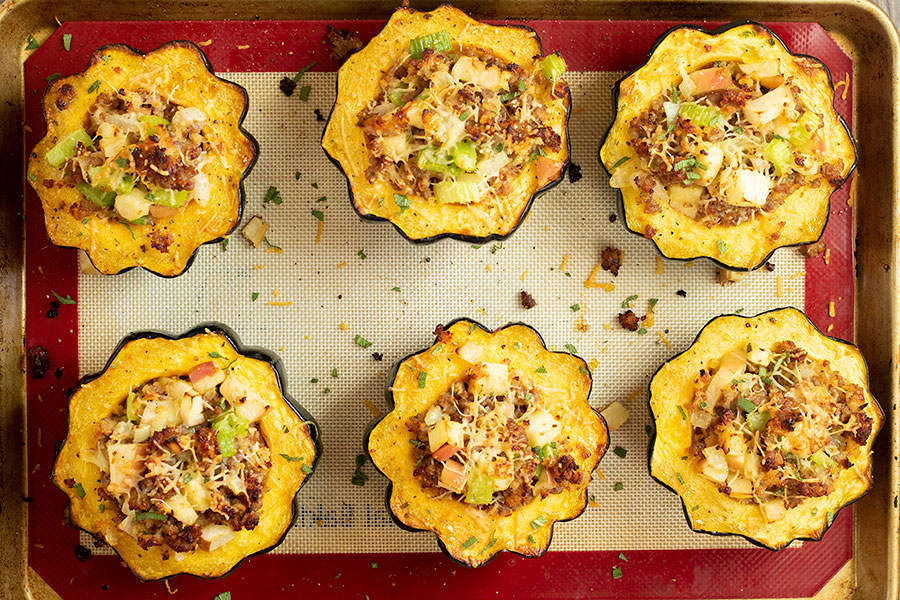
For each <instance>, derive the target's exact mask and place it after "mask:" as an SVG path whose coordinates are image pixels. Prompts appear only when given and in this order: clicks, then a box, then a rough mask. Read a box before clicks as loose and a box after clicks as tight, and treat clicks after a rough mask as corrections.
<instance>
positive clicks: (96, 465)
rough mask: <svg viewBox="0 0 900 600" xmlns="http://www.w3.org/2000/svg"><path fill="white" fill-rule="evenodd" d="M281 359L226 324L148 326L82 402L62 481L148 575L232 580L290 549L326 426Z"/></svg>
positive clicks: (79, 515)
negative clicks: (292, 390)
mask: <svg viewBox="0 0 900 600" xmlns="http://www.w3.org/2000/svg"><path fill="white" fill-rule="evenodd" d="M282 378H283V375H282V367H281V363H280V361H279V360H278V359H276V358H275V357H274V356H272V355H270V354H267V353H264V352H261V351H258V350H245V349H243V348H241V347H240V346H239V343H238V342H237V341H236V339H235V338H234V336H233V334H232V333H231V332H229V331H227V330H225V329H223V328H222V327H221V326H209V327H201V328H198V329H195V330H193V331H190V332H188V333H186V334H185V335H183V336H181V337H178V338H171V337H168V336H165V335H162V334H158V333H150V332H147V333H137V334H134V335H131V336H129V337H128V338H126V339H125V340H124V341H123V342H122V343H121V344H120V345H119V347H118V349H117V350H116V352H115V353H114V354H113V356H112V358H110V361H109V363H107V365H106V368H104V370H103V371H102V372H101V373H99V374H96V375H91V376H89V377H86V378H84V379H83V380H82V381H81V382H80V383H79V385H78V386H77V388H76V390H75V392H74V394H73V395H72V397H71V400H70V403H69V431H68V433H67V435H66V439H65V443H64V444H63V446H62V449H61V450H60V453H59V456H58V457H57V460H56V465H55V467H54V472H53V479H54V482H55V483H56V485H57V486H58V487H59V488H60V489H61V490H62V491H63V492H65V493H66V495H67V496H68V497H69V500H70V510H71V515H72V520H73V521H74V523H75V525H76V526H78V527H80V528H81V529H84V530H85V531H87V532H88V533H91V534H92V535H95V536H97V537H98V538H99V539H101V540H103V541H105V542H106V543H107V544H109V545H110V546H111V547H112V548H113V549H114V550H115V551H116V552H118V553H119V555H120V556H121V557H122V559H123V560H124V561H125V562H126V563H127V564H128V566H129V567H130V568H131V570H132V571H133V572H134V574H135V575H137V576H138V577H140V578H141V579H145V580H151V579H161V578H164V577H169V576H172V575H177V574H180V573H190V574H192V575H197V576H200V577H218V576H221V575H224V574H226V573H228V572H229V571H230V570H231V569H232V568H233V567H235V566H236V565H237V564H238V563H239V562H241V561H242V560H244V559H245V558H247V557H249V556H251V555H253V554H258V553H260V552H265V551H268V550H271V549H272V548H273V547H275V546H276V545H278V544H279V543H280V541H281V540H282V538H283V537H284V535H285V533H286V532H287V530H288V528H290V526H291V525H292V523H293V518H294V497H295V496H296V495H297V492H298V491H299V489H300V487H301V486H302V485H303V483H304V482H305V481H306V478H307V477H308V476H309V474H310V473H312V470H313V469H314V468H315V465H316V460H317V458H318V455H319V450H318V430H317V428H316V425H315V422H314V421H313V420H312V418H311V417H310V416H309V415H308V414H306V413H305V412H304V411H303V410H302V409H300V408H298V407H297V406H296V405H295V404H294V403H293V400H291V399H290V398H288V397H287V396H286V395H285V394H284V391H283V390H282V383H281V382H282Z"/></svg>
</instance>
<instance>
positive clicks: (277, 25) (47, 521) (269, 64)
mask: <svg viewBox="0 0 900 600" xmlns="http://www.w3.org/2000/svg"><path fill="white" fill-rule="evenodd" d="M330 24H331V25H334V26H337V27H348V28H351V29H352V30H354V31H355V32H358V34H359V36H360V37H361V38H362V39H363V41H365V40H367V39H369V38H370V37H371V36H373V35H374V34H375V33H377V31H378V30H379V29H380V27H381V25H382V23H381V22H375V21H352V22H332V23H330ZM525 24H527V25H529V26H531V27H533V28H534V29H535V30H536V31H537V32H538V34H539V35H540V37H541V39H542V41H543V45H544V50H545V52H552V51H555V50H559V51H561V53H562V54H563V55H564V56H565V57H566V59H567V61H568V63H569V65H570V68H571V69H572V70H575V71H628V70H631V69H633V68H636V67H637V66H639V65H640V64H641V63H642V62H643V60H644V59H645V58H646V54H647V50H648V49H649V47H650V45H651V44H652V42H653V41H654V40H655V39H656V37H657V36H658V35H659V34H660V33H662V32H663V31H665V30H666V29H667V28H669V27H671V26H672V25H673V23H667V22H607V21H528V22H525ZM707 25H708V26H710V27H712V26H715V25H717V24H707ZM771 27H772V29H773V30H774V31H775V32H776V33H777V34H779V35H780V36H781V37H782V39H783V40H784V41H785V42H786V44H787V46H788V47H789V48H790V49H791V50H792V51H794V52H801V53H807V54H812V55H815V56H817V57H818V58H820V59H822V60H823V61H824V62H825V64H826V65H827V66H828V67H829V68H830V70H831V72H832V75H833V77H834V79H835V81H846V82H847V83H845V85H844V86H843V87H842V88H839V91H838V94H837V98H836V107H837V109H838V111H839V112H840V113H841V114H842V115H843V116H844V117H845V118H846V119H847V120H848V121H850V118H851V116H852V110H851V108H852V89H850V88H851V85H852V64H851V61H850V59H849V58H848V57H847V56H846V55H845V54H844V53H843V52H842V51H841V49H840V48H839V46H838V45H837V44H836V43H835V42H834V41H833V40H832V39H831V38H830V37H829V36H828V35H827V33H826V32H825V31H824V30H823V29H822V28H821V27H819V26H818V25H816V24H811V23H795V24H787V23H781V24H772V25H771ZM325 31H326V23H325V22H320V21H306V22H304V21H282V22H259V21H257V22H199V23H195V22H165V23H66V24H64V25H63V26H62V27H61V28H60V30H59V31H57V32H56V33H55V34H54V35H53V36H52V37H51V38H49V39H48V40H47V41H46V42H45V43H44V45H43V46H42V47H41V48H40V49H39V50H38V51H36V52H35V53H34V54H33V55H32V56H31V57H30V58H29V60H28V62H27V63H26V69H25V73H26V80H25V88H26V115H27V118H26V121H27V126H28V129H27V135H26V143H27V146H28V147H29V148H30V147H32V146H33V145H34V144H35V143H36V142H37V141H38V139H39V138H40V137H41V136H42V135H43V133H44V130H45V127H44V124H43V120H42V117H41V110H40V99H41V94H42V92H43V90H44V88H45V87H46V85H47V81H48V80H50V79H52V78H53V76H54V74H70V73H75V72H79V71H81V70H83V69H84V68H85V67H86V66H87V64H88V60H89V57H90V55H91V53H92V52H93V51H94V50H95V49H96V48H97V47H99V46H101V45H103V44H110V43H127V44H129V45H131V46H133V47H135V48H138V49H140V50H143V51H149V50H152V49H154V48H156V47H157V46H159V45H161V44H163V43H165V42H167V41H170V40H174V39H186V40H191V41H194V42H197V43H201V44H202V45H203V49H204V51H205V52H206V53H207V56H208V57H209V59H210V61H211V62H212V65H213V67H214V68H215V69H216V70H217V72H219V73H226V77H227V73H228V72H270V71H274V72H277V71H296V70H298V69H299V68H300V67H302V66H304V65H306V64H308V63H310V62H313V61H314V62H315V66H314V67H313V71H333V70H336V68H337V65H336V64H334V63H333V62H332V61H331V60H330V58H329V55H328V48H327V47H326V46H325V45H324V44H323V37H324V34H325ZM63 34H71V44H70V47H69V48H68V49H65V48H64V47H63V43H62V38H63ZM596 101H597V102H601V103H609V102H611V90H603V91H602V93H601V94H600V96H599V97H598V98H596ZM252 102H253V100H252V98H251V106H252ZM576 109H577V107H576ZM599 143H600V140H599V139H597V140H596V145H597V146H599ZM265 152H266V149H265V148H262V156H263V157H264V156H265ZM848 198H849V184H848V185H846V186H845V187H844V188H843V189H841V190H839V191H838V192H837V193H836V194H835V195H834V197H833V199H832V205H831V219H830V221H829V224H828V227H827V229H826V232H825V237H824V239H825V241H826V243H827V245H828V247H829V249H830V252H829V255H828V257H827V260H826V259H823V258H822V257H820V258H814V259H808V260H807V261H806V268H805V271H806V277H805V299H806V300H805V307H804V308H805V310H806V312H807V314H808V315H809V316H810V317H811V318H812V319H813V321H814V322H815V323H816V324H817V325H818V326H819V327H820V328H821V329H822V330H823V331H828V332H829V334H830V335H834V336H836V337H839V338H843V339H852V337H853V320H852V319H853V294H854V290H853V285H854V263H853V215H852V208H853V207H852V206H851V205H850V203H849V202H848ZM604 210H608V211H611V210H612V207H604ZM25 216H26V236H27V242H26V262H27V265H26V297H27V309H26V328H27V335H26V347H27V348H32V347H34V346H41V347H43V348H45V349H46V350H47V351H48V352H49V356H50V359H51V366H50V369H49V371H48V372H47V374H46V375H45V376H44V377H43V378H42V379H34V377H33V375H32V374H31V373H30V374H29V380H28V399H27V422H28V425H27V439H28V446H27V453H28V469H29V473H30V475H29V481H28V494H29V497H28V502H29V519H28V521H29V531H28V541H29V564H30V566H31V567H32V568H33V569H34V570H35V572H36V573H37V574H38V575H39V576H40V577H42V578H43V579H44V580H45V581H46V582H47V583H48V584H49V585H50V586H51V587H53V589H55V590H56V591H57V592H58V593H59V594H60V595H61V596H62V597H64V598H67V599H69V598H73V599H74V598H99V597H103V595H105V594H110V595H112V594H117V593H119V594H121V593H125V594H128V595H129V597H132V598H164V597H167V596H168V593H169V592H168V590H167V588H166V586H165V585H164V584H163V583H160V582H156V583H139V582H138V581H137V580H136V579H135V578H134V577H133V575H132V574H131V573H130V572H129V571H128V570H127V569H126V568H125V567H123V566H121V565H120V561H119V559H118V558H116V557H111V556H96V555H94V556H91V557H90V558H89V559H87V560H86V561H84V562H78V560H77V558H76V552H75V548H76V545H77V544H78V543H79V534H78V533H77V532H76V531H75V530H74V529H73V528H71V527H67V526H65V525H64V508H65V499H64V495H63V494H62V493H61V492H59V491H58V490H56V489H55V488H54V487H53V484H52V483H51V481H50V471H51V469H52V463H53V455H54V447H55V445H56V443H57V442H58V441H59V440H61V439H62V437H63V436H64V434H65V417H66V390H67V389H68V388H70V387H71V386H73V385H74V384H75V382H76V381H77V379H78V376H79V373H78V322H77V319H78V311H77V304H75V305H72V304H70V303H69V300H68V298H71V301H72V302H75V303H77V301H78V294H77V291H78V274H77V264H76V263H77V256H76V253H75V251H73V250H66V249H60V248H56V247H54V246H52V245H50V244H49V242H48V241H47V238H46V235H45V232H44V229H43V219H42V214H41V209H40V204H39V201H38V199H37V196H36V195H35V194H34V193H33V192H32V191H31V190H29V191H28V195H27V200H26V215H25ZM363 226H365V225H364V224H363V223H360V227H363ZM390 234H391V232H388V231H385V235H390ZM621 235H622V236H626V235H628V234H626V232H625V231H624V228H623V231H622V233H621ZM781 252H793V251H792V250H782V251H781ZM777 258H778V255H777V254H776V260H777ZM165 284H166V281H165V280H162V279H160V280H159V285H160V286H164V285H165ZM54 292H55V294H58V295H59V296H60V297H62V298H63V299H64V302H62V303H61V304H60V305H59V306H58V308H53V307H51V302H53V301H54V300H57V299H56V298H55V297H54ZM55 312H58V315H57V316H53V314H54V313H55ZM202 320H203V318H202V315H200V316H199V317H198V321H202ZM232 325H234V326H239V325H240V323H232ZM673 353H674V352H673ZM323 460H328V458H327V449H326V457H325V458H324V459H323ZM602 467H603V465H602V463H601V469H602ZM369 485H375V486H383V485H384V482H383V480H381V479H375V480H374V481H372V482H370V484H369ZM377 508H380V506H379V507H377ZM645 509H646V510H647V511H653V510H656V509H655V508H654V507H653V506H646V507H645ZM327 534H328V533H327V531H326V530H323V531H322V535H323V536H324V535H327ZM852 538H853V523H852V512H851V510H845V511H842V512H841V513H840V514H839V516H838V517H837V518H836V520H835V523H834V525H833V526H832V527H831V529H829V531H828V533H827V534H826V535H825V537H824V539H823V540H822V541H821V542H818V543H805V544H803V545H802V546H800V547H791V548H788V549H785V550H782V551H780V552H777V553H775V552H770V551H768V550H763V549H756V548H753V549H745V548H740V549H724V550H723V549H719V550H641V551H629V552H628V553H627V557H626V558H627V562H624V561H623V560H622V559H621V558H620V555H619V552H617V551H602V552H600V551H595V552H591V551H581V552H571V551H553V550H552V548H553V546H551V551H550V552H548V553H547V554H546V555H545V556H544V557H542V558H540V559H524V558H521V557H517V556H513V555H509V554H501V555H499V556H498V557H497V558H496V559H495V560H493V561H492V562H491V563H489V564H488V565H486V566H484V567H481V568H479V569H477V570H473V569H467V568H464V567H460V566H458V565H455V564H453V563H451V562H450V561H449V560H448V559H447V558H446V557H445V556H444V555H442V554H440V553H437V552H430V553H384V554H302V555H297V554H278V555H264V556H259V557H255V558H252V559H249V560H247V561H246V562H245V563H243V564H242V565H241V566H240V567H239V568H238V569H237V570H236V571H235V572H234V573H232V574H231V575H229V576H228V577H227V578H225V579H220V580H214V581H204V580H201V579H196V578H191V577H187V576H182V577H178V578H176V579H174V580H173V581H171V582H170V587H171V589H172V590H177V592H178V594H179V595H182V596H183V597H192V598H193V597H198V598H207V597H208V598H212V597H213V596H214V595H215V594H217V593H220V592H223V591H231V592H232V598H235V599H238V598H248V597H251V596H256V595H266V596H270V597H287V596H288V595H290V596H295V595H314V596H315V597H319V596H327V597H342V598H343V597H346V598H362V597H369V598H381V597H388V596H389V595H390V596H392V597H393V596H396V595H397V594H398V593H399V594H400V595H401V596H405V595H409V594H410V593H411V592H412V591H416V590H420V589H427V590H428V592H429V594H430V595H431V596H432V597H434V598H450V597H454V598H455V597H460V596H469V597H487V596H489V595H490V596H498V595H502V596H504V597H522V598H574V597H591V598H625V597H627V598H707V597H726V598H763V597H808V596H812V595H814V594H815V592H816V591H817V590H819V589H820V588H821V587H822V586H823V585H824V584H825V583H826V582H827V581H828V580H829V579H830V578H831V577H832V576H833V575H834V574H835V573H836V572H837V571H838V570H839V569H840V568H841V567H842V566H843V565H844V564H845V563H846V562H847V561H848V560H849V559H850V558H851V556H852V549H853V541H852ZM613 566H619V567H620V568H621V569H622V572H623V573H624V576H623V577H621V578H619V579H614V578H613V577H612V567H613ZM425 586H427V588H425Z"/></svg>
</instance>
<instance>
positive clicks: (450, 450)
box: [431, 444, 460, 462]
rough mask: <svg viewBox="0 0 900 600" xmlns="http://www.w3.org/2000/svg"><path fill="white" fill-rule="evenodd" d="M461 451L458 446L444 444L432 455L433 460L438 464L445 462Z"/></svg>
mask: <svg viewBox="0 0 900 600" xmlns="http://www.w3.org/2000/svg"><path fill="white" fill-rule="evenodd" d="M459 451H460V448H459V447H458V446H454V445H453V444H444V445H443V446H441V447H440V448H438V449H437V450H435V451H434V452H432V453H431V458H433V459H434V460H436V461H438V462H444V461H445V460H447V459H448V458H451V457H452V456H453V455H454V454H456V453H457V452H459Z"/></svg>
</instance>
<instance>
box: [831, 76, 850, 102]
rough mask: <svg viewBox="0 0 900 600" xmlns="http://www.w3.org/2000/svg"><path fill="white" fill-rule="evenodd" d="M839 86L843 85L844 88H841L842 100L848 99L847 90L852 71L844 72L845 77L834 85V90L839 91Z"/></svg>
mask: <svg viewBox="0 0 900 600" xmlns="http://www.w3.org/2000/svg"><path fill="white" fill-rule="evenodd" d="M839 87H843V89H842V90H841V100H846V99H847V90H848V89H849V88H850V73H849V72H847V73H844V78H843V79H841V80H840V81H838V82H837V83H836V84H835V85H834V91H835V92H837V89H838V88H839Z"/></svg>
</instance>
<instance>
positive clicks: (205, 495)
mask: <svg viewBox="0 0 900 600" xmlns="http://www.w3.org/2000/svg"><path fill="white" fill-rule="evenodd" d="M184 491H185V495H186V496H187V500H188V502H190V503H191V506H192V507H193V508H194V510H196V511H198V512H201V513H202V512H204V511H206V510H208V509H209V490H208V489H207V487H206V486H205V485H203V482H202V481H201V480H200V478H199V476H198V477H194V478H193V479H191V480H190V481H189V482H187V484H185V486H184Z"/></svg>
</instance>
